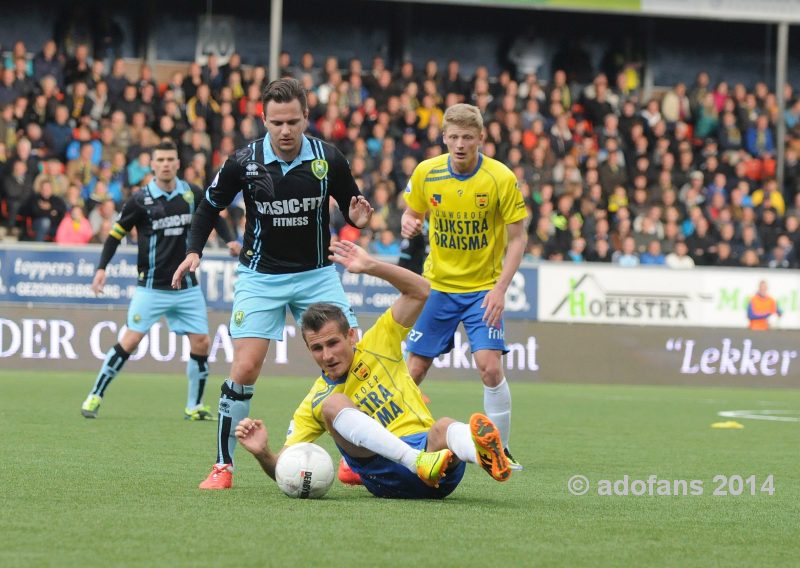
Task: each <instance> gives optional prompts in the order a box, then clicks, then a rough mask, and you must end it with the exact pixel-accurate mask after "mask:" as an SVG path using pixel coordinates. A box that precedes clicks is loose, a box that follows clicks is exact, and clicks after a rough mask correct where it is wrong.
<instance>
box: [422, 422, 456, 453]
mask: <svg viewBox="0 0 800 568" xmlns="http://www.w3.org/2000/svg"><path fill="white" fill-rule="evenodd" d="M453 422H455V421H454V420H453V419H452V418H440V419H439V420H437V421H436V422H434V423H433V426H431V429H430V430H429V431H428V445H427V448H426V449H427V450H428V451H429V452H438V451H439V450H443V449H444V448H446V447H447V428H448V427H449V426H450V424H452V423H453Z"/></svg>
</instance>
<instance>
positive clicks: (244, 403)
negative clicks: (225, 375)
mask: <svg viewBox="0 0 800 568" xmlns="http://www.w3.org/2000/svg"><path fill="white" fill-rule="evenodd" d="M254 390H255V385H239V384H236V383H234V382H233V381H232V380H231V379H226V380H225V382H224V383H222V394H221V395H220V397H219V429H218V430H217V463H218V464H223V463H227V464H232V463H233V450H234V448H236V425H237V424H239V422H240V421H241V420H242V419H244V418H247V415H248V414H250V399H251V398H253V391H254Z"/></svg>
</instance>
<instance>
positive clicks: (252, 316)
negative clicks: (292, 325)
mask: <svg viewBox="0 0 800 568" xmlns="http://www.w3.org/2000/svg"><path fill="white" fill-rule="evenodd" d="M236 273H237V274H238V276H239V278H238V279H237V280H236V284H235V286H234V293H233V310H232V311H231V323H230V331H231V337H233V338H240V337H260V338H263V339H277V340H279V341H282V340H283V327H284V325H285V324H286V308H287V307H288V308H289V309H290V310H291V311H292V315H293V316H294V319H295V321H296V322H298V323H299V322H300V318H301V317H302V315H303V312H305V311H306V308H308V306H310V305H311V304H314V303H316V302H327V303H329V304H333V305H335V306H339V307H340V308H342V311H343V312H344V313H345V315H346V316H347V321H348V322H350V327H358V320H356V315H355V313H354V312H353V308H351V307H350V302H348V301H347V297H346V296H345V295H344V288H342V281H341V279H340V278H339V273H338V272H336V268H335V267H333V266H325V267H323V268H317V269H316V270H308V271H306V272H293V273H291V274H262V273H261V272H256V271H255V270H251V269H250V268H247V267H246V266H244V265H243V264H240V265H239V266H238V267H237V268H236Z"/></svg>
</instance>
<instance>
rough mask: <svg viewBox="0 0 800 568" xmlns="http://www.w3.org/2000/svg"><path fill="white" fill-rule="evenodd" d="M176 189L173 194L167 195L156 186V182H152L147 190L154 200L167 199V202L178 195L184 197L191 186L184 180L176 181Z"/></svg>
mask: <svg viewBox="0 0 800 568" xmlns="http://www.w3.org/2000/svg"><path fill="white" fill-rule="evenodd" d="M175 184H176V185H175V189H173V190H172V191H171V192H169V193H167V192H166V191H164V190H163V189H161V188H160V187H158V185H156V180H151V181H150V183H148V184H147V189H149V190H150V196H151V197H152V198H153V199H158V198H159V197H165V198H166V199H167V201H169V200H170V199H172V198H173V197H175V196H176V195H183V194H184V193H186V192H187V191H189V184H188V183H186V182H185V181H183V180H182V179H176V180H175Z"/></svg>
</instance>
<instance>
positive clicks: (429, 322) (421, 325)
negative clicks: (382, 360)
mask: <svg viewBox="0 0 800 568" xmlns="http://www.w3.org/2000/svg"><path fill="white" fill-rule="evenodd" d="M486 294H488V291H487V290H483V291H481V292H468V293H466V294H451V293H447V292H439V291H438V290H431V295H430V296H429V297H428V301H427V302H425V307H424V308H422V313H421V314H420V315H419V317H418V318H417V321H416V323H415V324H414V327H413V329H412V330H411V331H409V332H408V339H407V342H406V350H407V351H408V352H409V353H414V354H415V355H421V356H423V357H438V356H439V355H441V354H442V353H447V352H449V351H450V350H451V349H453V345H454V335H455V333H456V328H457V327H458V324H459V322H463V323H464V330H465V331H466V332H467V338H468V339H469V344H470V351H471V352H472V353H475V352H476V351H480V350H481V349H488V350H492V351H502V352H503V353H508V349H506V343H505V331H504V329H503V320H502V318H501V319H500V327H489V326H488V325H487V324H486V322H485V321H483V314H484V313H485V312H486V309H485V308H482V307H481V304H482V303H483V299H484V298H485V297H486Z"/></svg>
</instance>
